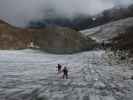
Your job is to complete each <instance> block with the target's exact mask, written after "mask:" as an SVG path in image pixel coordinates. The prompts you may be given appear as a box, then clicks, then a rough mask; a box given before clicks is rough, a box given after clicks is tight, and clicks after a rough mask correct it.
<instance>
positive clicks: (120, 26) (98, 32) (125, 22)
mask: <svg viewBox="0 0 133 100" xmlns="http://www.w3.org/2000/svg"><path fill="white" fill-rule="evenodd" d="M132 26H133V17H131V18H127V19H122V20H119V21H114V22H111V23H108V24H105V25H101V26H98V27H95V28H91V29H87V30H83V31H81V32H82V34H84V35H86V36H88V37H92V38H93V39H96V40H97V41H98V42H103V40H107V41H109V40H111V39H112V38H114V37H116V36H118V35H119V34H122V33H125V32H126V31H127V29H128V28H129V27H132Z"/></svg>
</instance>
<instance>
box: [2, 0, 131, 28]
mask: <svg viewBox="0 0 133 100" xmlns="http://www.w3.org/2000/svg"><path fill="white" fill-rule="evenodd" d="M131 3H133V0H0V19H3V20H6V21H8V22H9V23H10V24H13V25H15V26H25V25H26V24H27V23H29V21H31V20H37V19H42V18H44V19H45V18H51V17H53V16H54V17H57V16H62V17H63V16H65V17H68V18H73V17H74V16H76V15H78V14H83V15H95V14H98V13H100V12H102V11H103V10H106V9H110V8H113V7H115V6H117V5H121V6H127V5H129V4H131Z"/></svg>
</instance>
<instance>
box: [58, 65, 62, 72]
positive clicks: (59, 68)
mask: <svg viewBox="0 0 133 100" xmlns="http://www.w3.org/2000/svg"><path fill="white" fill-rule="evenodd" d="M57 68H58V73H59V72H61V68H62V66H61V65H60V64H58V65H57Z"/></svg>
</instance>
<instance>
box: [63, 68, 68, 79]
mask: <svg viewBox="0 0 133 100" xmlns="http://www.w3.org/2000/svg"><path fill="white" fill-rule="evenodd" d="M62 72H63V79H65V78H66V79H68V69H67V67H64V69H63V70H62Z"/></svg>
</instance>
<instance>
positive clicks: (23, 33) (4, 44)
mask: <svg viewBox="0 0 133 100" xmlns="http://www.w3.org/2000/svg"><path fill="white" fill-rule="evenodd" d="M31 37H32V36H31V33H30V32H29V31H28V30H27V29H19V28H16V27H13V26H11V25H9V24H8V23H6V22H4V21H2V20H0V49H23V48H26V47H27V46H28V44H29V43H30V41H31V40H32V38H31Z"/></svg>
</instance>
